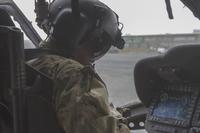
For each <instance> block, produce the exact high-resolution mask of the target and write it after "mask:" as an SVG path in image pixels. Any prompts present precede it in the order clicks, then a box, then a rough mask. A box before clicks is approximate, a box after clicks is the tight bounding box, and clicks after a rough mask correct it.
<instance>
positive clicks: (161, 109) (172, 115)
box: [152, 91, 192, 120]
mask: <svg viewBox="0 0 200 133" xmlns="http://www.w3.org/2000/svg"><path fill="white" fill-rule="evenodd" d="M191 98H192V97H191V94H188V93H183V92H172V91H169V92H163V93H161V95H160V98H159V100H158V102H157V103H156V104H155V106H154V109H153V112H152V113H153V114H152V115H153V116H156V117H161V118H169V119H176V120H186V119H187V117H188V112H189V111H188V108H189V106H190V104H191V102H192V99H191Z"/></svg>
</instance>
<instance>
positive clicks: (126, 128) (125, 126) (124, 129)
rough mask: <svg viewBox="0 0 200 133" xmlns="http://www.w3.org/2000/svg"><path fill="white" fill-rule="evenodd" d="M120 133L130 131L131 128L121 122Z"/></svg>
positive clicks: (128, 132)
mask: <svg viewBox="0 0 200 133" xmlns="http://www.w3.org/2000/svg"><path fill="white" fill-rule="evenodd" d="M118 128H119V129H118V133H130V130H129V128H128V127H127V125H125V124H123V123H120V124H119V125H118Z"/></svg>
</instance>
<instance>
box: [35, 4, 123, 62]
mask: <svg viewBox="0 0 200 133" xmlns="http://www.w3.org/2000/svg"><path fill="white" fill-rule="evenodd" d="M43 9H45V8H43ZM46 9H47V8H46ZM46 12H48V15H46V16H45V15H43V16H45V17H43V18H39V17H38V20H39V21H38V25H39V26H40V27H41V28H42V29H43V30H44V31H45V32H46V33H47V34H48V39H49V40H51V41H53V42H56V43H53V44H54V45H55V47H56V48H58V49H59V50H66V49H68V50H67V51H69V50H71V51H73V49H76V48H77V47H90V48H92V52H93V55H92V57H91V60H97V59H99V58H100V57H102V56H103V55H104V54H105V53H106V52H107V51H108V50H109V48H110V47H111V46H112V45H113V46H115V47H117V48H119V49H122V48H123V47H124V43H125V42H124V40H123V38H122V36H121V35H122V33H121V30H122V28H120V25H121V23H120V22H119V20H118V19H119V18H118V15H117V14H116V13H115V12H114V11H113V10H111V9H110V8H109V7H108V6H106V5H105V4H104V3H102V2H100V1H98V0H79V1H77V3H76V0H74V2H73V0H72V1H71V0H54V1H53V2H51V3H50V4H49V5H48V11H47V10H46ZM36 13H37V12H36ZM37 16H39V15H37ZM36 21H37V19H36ZM122 27H123V26H122Z"/></svg>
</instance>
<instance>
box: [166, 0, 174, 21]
mask: <svg viewBox="0 0 200 133" xmlns="http://www.w3.org/2000/svg"><path fill="white" fill-rule="evenodd" d="M165 3H166V8H167V13H168V16H169V18H170V19H174V16H173V12H172V7H171V2H170V0H165Z"/></svg>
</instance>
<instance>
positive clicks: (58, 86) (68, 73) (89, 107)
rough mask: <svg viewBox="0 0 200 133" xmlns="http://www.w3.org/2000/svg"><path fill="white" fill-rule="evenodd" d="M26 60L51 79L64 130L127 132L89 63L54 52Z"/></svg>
mask: <svg viewBox="0 0 200 133" xmlns="http://www.w3.org/2000/svg"><path fill="white" fill-rule="evenodd" d="M28 63H29V64H30V65H31V66H33V67H34V68H35V69H37V70H38V71H40V72H42V73H43V74H45V75H46V76H48V77H49V78H51V79H52V80H53V81H54V89H53V92H54V93H53V94H54V95H53V96H52V99H53V105H54V107H55V109H56V115H57V117H58V121H59V124H60V125H61V126H62V127H63V129H64V131H65V132H66V133H129V130H128V128H127V126H125V125H124V124H121V123H119V122H118V121H119V119H121V118H122V117H121V115H120V114H119V113H118V112H117V111H115V110H114V108H111V106H110V105H109V101H108V92H107V89H106V87H105V85H104V83H103V82H101V80H100V79H99V78H98V76H97V74H95V72H94V71H93V70H92V69H91V68H90V67H89V66H83V65H81V64H80V63H78V62H76V61H74V60H71V59H67V58H64V57H61V56H57V55H45V56H42V57H39V58H36V59H34V60H31V61H29V62H28Z"/></svg>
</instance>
